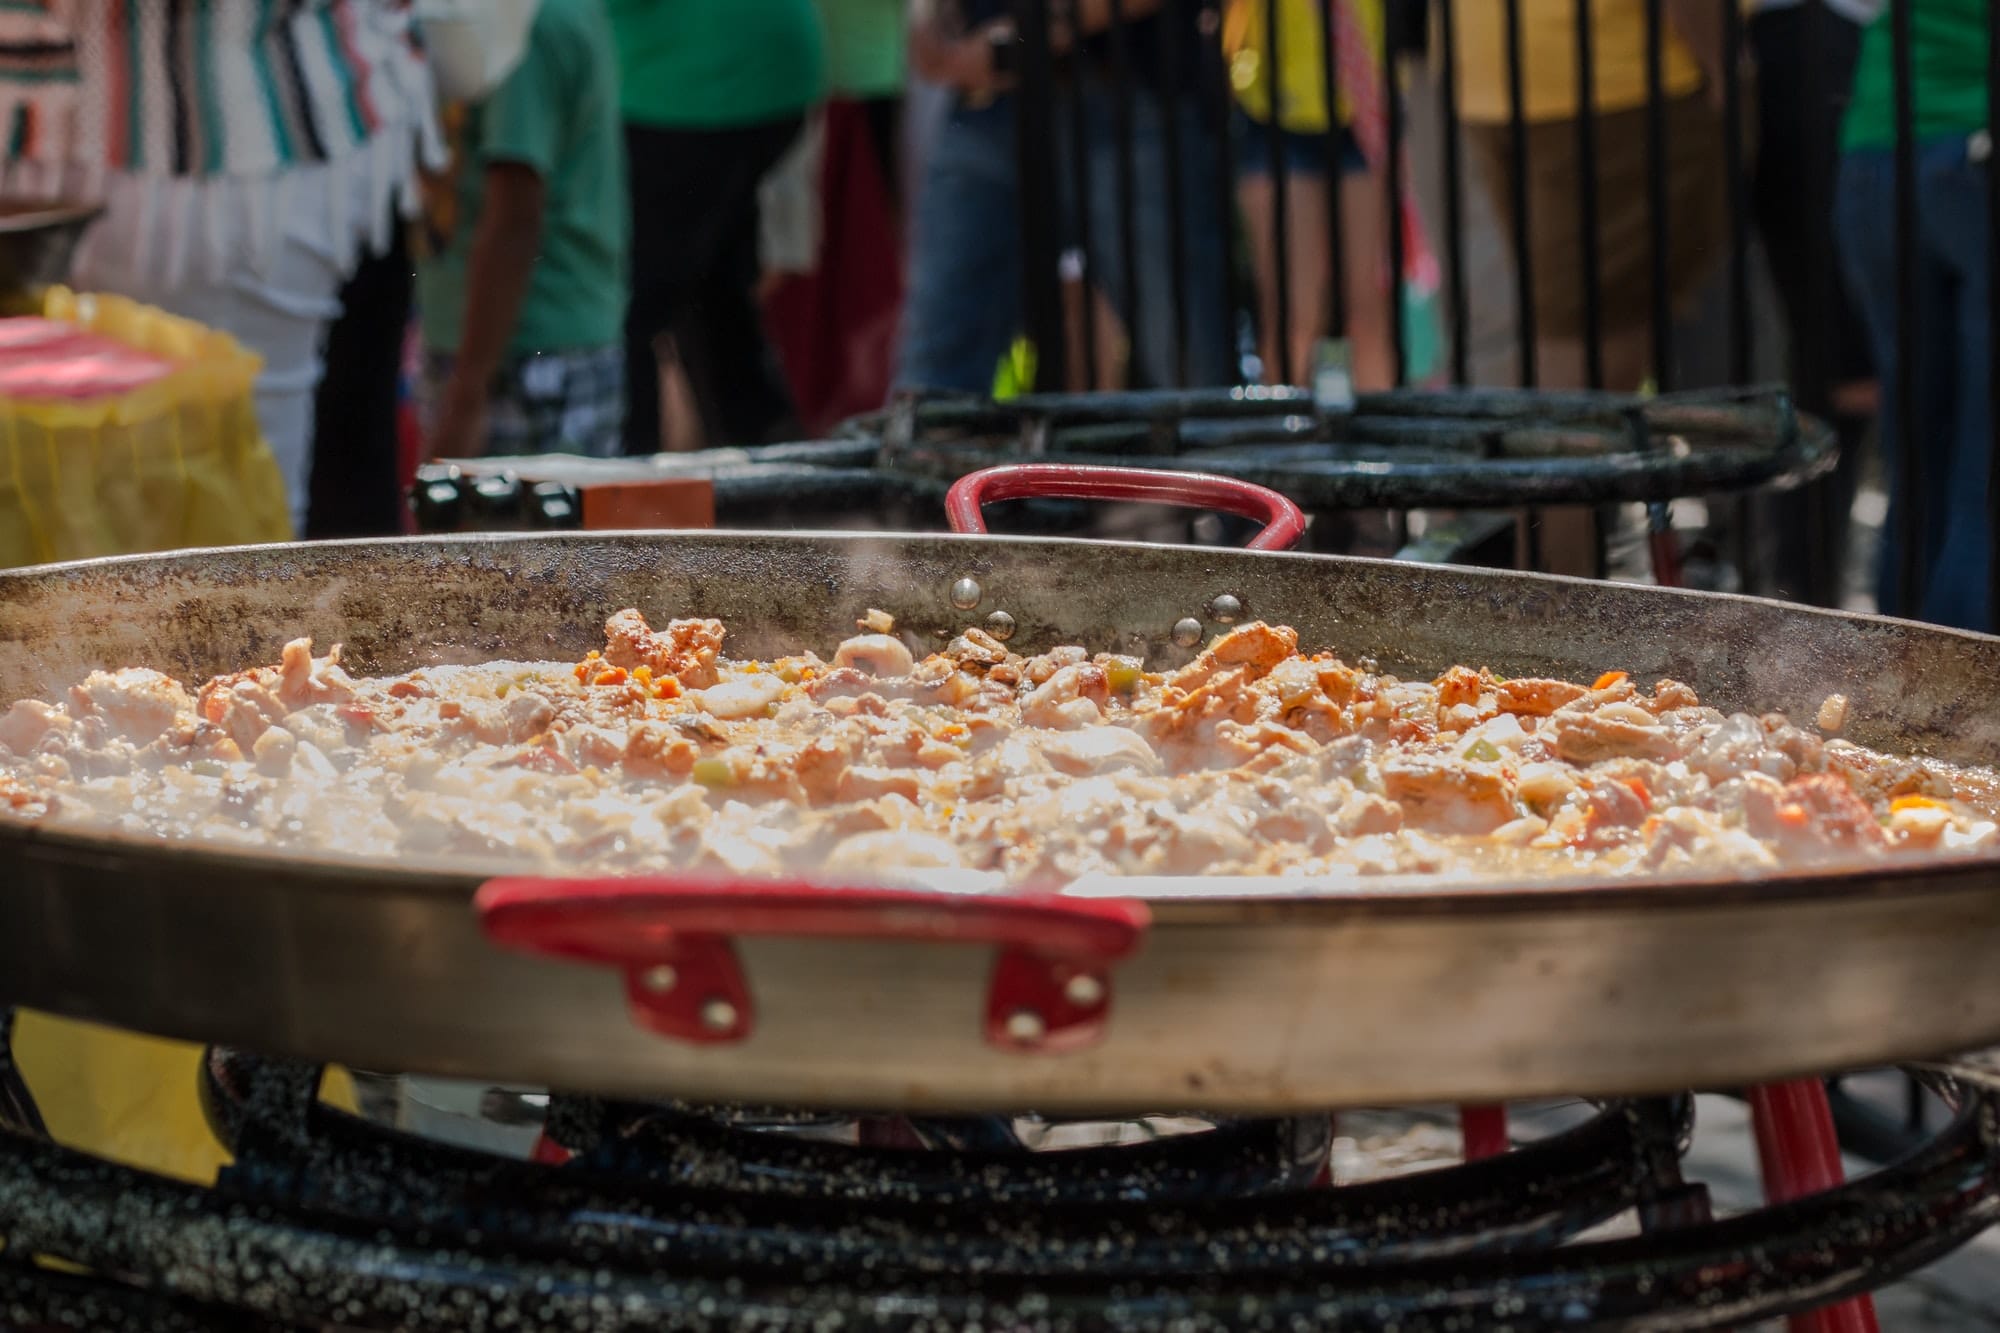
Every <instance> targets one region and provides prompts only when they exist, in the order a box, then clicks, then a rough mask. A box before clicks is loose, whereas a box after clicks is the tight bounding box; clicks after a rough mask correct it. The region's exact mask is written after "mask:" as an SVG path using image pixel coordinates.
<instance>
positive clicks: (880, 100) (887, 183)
mask: <svg viewBox="0 0 2000 1333" xmlns="http://www.w3.org/2000/svg"><path fill="white" fill-rule="evenodd" d="M861 110H862V114H863V115H865V116H866V117H867V119H868V142H869V145H870V146H871V147H872V148H873V149H874V150H875V165H876V167H877V169H878V170H880V171H881V173H882V187H883V188H884V189H885V190H887V191H888V192H889V204H890V207H891V209H892V210H893V211H894V212H896V213H897V214H898V215H900V214H901V213H902V209H903V99H902V98H900V97H871V98H869V99H868V100H867V101H865V102H863V103H862V104H861Z"/></svg>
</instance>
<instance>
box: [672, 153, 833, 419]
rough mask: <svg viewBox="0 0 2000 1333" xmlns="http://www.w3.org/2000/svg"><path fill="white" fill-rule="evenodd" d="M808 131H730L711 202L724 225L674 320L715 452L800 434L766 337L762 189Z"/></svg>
mask: <svg viewBox="0 0 2000 1333" xmlns="http://www.w3.org/2000/svg"><path fill="white" fill-rule="evenodd" d="M803 124H804V119H803V117H799V116H793V117H790V118H788V119H786V120H783V121H778V122H773V123H771V124H768V125H757V126H752V127H749V128H746V129H741V130H732V131H728V132H727V137H728V139H729V140H730V143H731V152H730V157H731V158H732V160H733V161H734V162H735V163H736V164H737V165H736V168H735V169H734V170H732V172H731V173H730V174H729V177H728V179H727V181H726V183H725V187H724V188H723V189H721V190H719V191H718V192H717V194H716V195H715V196H714V197H713V206H714V208H715V210H716V212H717V214H718V215H719V216H720V217H721V218H722V219H723V225H722V226H721V228H720V229H719V231H718V232H717V235H716V244H715V248H714V250H713V252H712V254H711V255H710V257H709V262H708V264H707V265H706V267H705V268H704V270H703V271H702V272H701V274H700V275H699V277H698V278H697V280H696V283H695V286H694V290H693V291H692V293H691V294H690V300H689V303H688V305H687V306H686V307H685V308H684V309H683V310H681V311H680V312H679V314H678V315H677V316H676V318H675V319H674V321H673V333H674V343H675V347H676V349H677V350H678V352H679V354H680V358H681V364H682V366H683V367H685V368H686V370H687V374H688V380H689V383H690V385H691V387H692V389H693V392H694V395H695V400H696V401H697V402H698V403H699V404H701V410H702V412H701V414H702V420H703V424H704V426H705V428H706V433H707V436H708V442H709V443H710V444H711V445H741V444H768V443H771V442H773V441H775V440H777V439H779V438H781V437H784V436H788V435H796V434H797V430H798V427H797V422H796V420H795V419H794V417H793V412H792V396H791V391H790V390H789V389H788V388H787V387H786V385H785V378H784V374H783V372H782V371H781V370H780V369H779V366H778V361H777V354H776V353H775V352H774V351H773V350H772V348H771V344H770V340H769V339H768V338H766V337H765V336H764V316H763V312H762V311H761V310H760V309H759V308H758V304H757V299H756V289H757V279H758V275H759V273H760V271H761V269H760V265H759V262H758V250H757V246H758V236H759V218H758V210H757V185H758V183H759V182H761V181H762V180H763V178H764V175H765V173H766V172H768V171H770V169H771V168H772V167H773V166H774V165H776V164H777V162H778V160H779V159H780V158H782V157H783V156H784V155H785V152H786V150H787V149H788V148H789V147H790V146H791V144H792V142H793V141H794V140H796V139H797V138H798V136H799V130H800V128H801V126H802V125H803ZM746 182H747V186H748V188H744V185H745V183H746Z"/></svg>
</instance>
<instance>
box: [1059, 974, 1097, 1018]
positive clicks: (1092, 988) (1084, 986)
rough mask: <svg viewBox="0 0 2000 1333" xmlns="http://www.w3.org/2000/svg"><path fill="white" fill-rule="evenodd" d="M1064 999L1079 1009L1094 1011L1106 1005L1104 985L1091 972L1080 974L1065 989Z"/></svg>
mask: <svg viewBox="0 0 2000 1333" xmlns="http://www.w3.org/2000/svg"><path fill="white" fill-rule="evenodd" d="M1063 998H1064V999H1066V1000H1068V1001H1069V1002H1070V1003H1071V1004H1073V1005H1075V1006H1076V1007H1077V1008H1079V1009H1094V1008H1096V1007H1097V1006H1098V1005H1100V1004H1102V1003H1104V983H1103V982H1102V981H1100V980H1098V978H1097V977H1095V976H1093V975H1092V974H1091V973H1089V972H1079V973H1077V974H1076V975H1075V976H1073V977H1071V978H1070V979H1069V982H1068V984H1066V985H1065V986H1064V987H1063Z"/></svg>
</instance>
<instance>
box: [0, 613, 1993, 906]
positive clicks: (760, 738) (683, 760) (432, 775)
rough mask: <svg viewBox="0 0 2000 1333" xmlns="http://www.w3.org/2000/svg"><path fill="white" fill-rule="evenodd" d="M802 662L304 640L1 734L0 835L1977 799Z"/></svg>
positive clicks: (1273, 672)
mask: <svg viewBox="0 0 2000 1333" xmlns="http://www.w3.org/2000/svg"><path fill="white" fill-rule="evenodd" d="M858 628H859V631H860V632H858V633H857V634H856V635H855V636H853V637H851V638H849V639H847V640H846V641H845V642H842V643H840V644H838V645H837V646H836V647H833V648H832V651H831V655H830V656H829V657H825V658H822V657H820V656H818V655H816V654H815V653H814V652H810V651H801V652H799V653H797V654H796V655H793V656H788V657H783V658H779V659H776V660H767V661H748V660H738V659H734V658H731V657H729V656H727V655H726V651H725V650H726V648H727V642H726V635H727V630H726V627H725V626H724V624H723V623H722V622H720V621H716V620H707V619H677V620H672V621H669V622H668V623H667V624H666V625H665V626H664V627H662V628H657V629H656V628H655V627H654V626H652V625H650V624H649V623H648V622H647V621H646V619H645V618H644V617H643V616H641V615H640V613H639V612H638V611H636V610H629V609H628V610H623V611H619V612H618V613H617V614H615V615H613V616H611V617H610V619H609V621H608V622H607V623H606V626H605V640H604V644H603V646H602V647H601V648H596V649H592V650H590V651H589V652H588V653H587V654H583V655H582V656H581V660H574V661H568V662H522V661H495V662H489V663H486V664H483V665H477V666H435V667H427V668H422V669H419V670H415V671H411V672H407V673H405V674H401V675H394V676H384V677H368V678H358V679H357V678H355V677H353V676H350V675H349V674H348V672H347V671H345V670H344V669H343V668H342V666H341V663H340V650H339V647H338V646H337V645H336V646H334V647H333V648H332V649H331V650H330V651H328V652H327V653H326V654H325V655H324V656H317V657H316V656H314V655H313V645H312V642H311V640H309V639H304V638H300V639H296V640H294V641H292V642H291V643H289V644H287V645H286V646H285V649H284V652H283V655H282V657H281V660H280V661H279V662H278V663H277V664H276V665H272V666H258V667H252V668H250V669H248V670H243V671H239V672H236V673H234V674H231V675H225V676H219V677H217V678H215V679H213V680H211V681H209V682H207V683H206V684H203V685H200V686H198V687H195V688H189V687H188V686H186V685H184V684H182V683H181V682H179V681H176V680H173V679H170V678H168V677H167V676H165V675H162V674H160V673H158V672H156V671H152V670H149V669H146V668H143V667H127V668H124V669H121V670H116V671H97V672H93V673H92V674H91V675H89V676H88V677H87V678H86V679H84V680H82V681H80V682H78V683H77V684H76V685H74V686H73V687H72V688H71V689H70V690H69V691H68V693H67V695H66V696H65V697H62V698H58V699H55V700H53V701H43V700H32V699H31V700H24V701H22V702H19V703H15V704H14V705H13V707H12V709H11V711H9V712H7V713H6V714H5V716H4V719H0V815H4V816H5V817H8V818H12V819H15V820H25V821H30V822H45V823H47V824H50V825H70V826H81V827H89V828H108V829H111V830H115V831H117V832H121V833H126V834H136V835H144V836H151V837H157V838H163V839H195V840H203V841H208V842H215V843H233V844H241V845H245V846H252V847H257V848H262V849H272V848H284V849H292V850H303V851H315V852H338V853H341V854H345V855H353V856H361V857H376V858H411V857H418V858H451V859H462V860H468V861H473V862H479V863H504V864H512V865H528V866H552V867H563V868H570V869H576V868H603V869H608V870H645V869H654V870H657V869H666V868H682V869H695V870H703V869H707V870H714V871H718V872H728V873H732V874H746V873H748V874H755V873H761V872H768V873H776V872H779V871H781V870H796V869H813V870H815V871H817V872H818V873H821V874H824V875H827V876H830V877H835V878H839V877H854V878H865V877H868V876H871V875H882V874H887V873H899V872H909V871H921V872H926V873H935V872H937V871H941V870H957V871H963V872H973V873H974V874H975V875H983V876H987V877H990V879H991V881H992V882H994V883H996V884H997V883H1002V882H1006V883H1046V882H1055V881H1067V880H1071V879H1075V878H1077V877H1079V876H1083V875H1087V874H1092V873H1110V874H1145V875H1196V874H1203V875H1215V874H1237V875H1257V876H1311V877H1314V878H1316V879H1324V878H1326V877H1329V876H1331V877H1336V878H1337V877H1343V876H1345V877H1354V876H1373V875H1382V874H1397V875H1407V874H1419V875H1422V874H1436V875H1446V876H1455V877H1466V876H1477V875H1482V874H1499V873H1506V874H1510V875H1519V874H1535V875H1561V874H1573V873H1596V874H1606V873H1611V874H1626V875H1646V874H1651V873H1667V872H1672V871H1676V870H1689V869H1695V870H1717V871H1725V872H1728V871H1736V872H1741V873H1744V874H1755V873H1760V872H1766V871H1770V870H1773V869H1776V868H1780V867H1786V866H1798V865H1825V864H1829V863H1836V862H1842V861H1863V862H1865V861H1868V860H1876V859H1881V858H1888V857H1897V856H1906V855H1914V854H1939V853H1951V852H1965V851H1972V850H1977V849H1987V848H1991V847H1992V846H1993V845H1994V844H1995V842H1996V838H1997V837H2000V830H1996V823H1995V812H1996V811H2000V778H1996V775H1995V774H1994V773H1992V772H1990V771H1986V770H1977V769H1971V768H1965V767H1960V766H1954V765H1951V764H1947V763H1943V762H1940V761H1935V760H1927V759H1912V758H1899V757H1895V756H1890V755H1884V754H1880V753H1876V752H1873V751H1870V750H1867V749H1864V748H1861V747H1859V746H1856V745H1853V744H1849V743H1847V742H1845V741H1842V740H1840V739H1839V738H1838V736H1837V734H1836V733H1838V732H1839V731H1840V730H1841V729H1842V726H1843V724H1844V721H1845V719H1844V717H1843V713H1844V711H1845V707H1846V705H1845V702H1844V701H1843V700H1842V699H1840V698H1839V697H1838V696H1834V697H1830V698H1829V699H1828V700H1827V702H1826V704H1825V706H1824V707H1822V708H1821V709H1820V710H1819V716H1818V717H1816V718H1812V719H1805V720H1803V721H1791V720H1787V719H1785V718H1783V717H1779V716H1775V715H1772V716H1764V717H1755V716H1751V715H1748V714H1743V713H1738V714H1734V715H1730V716H1725V715H1724V714H1723V713H1721V712H1719V711H1717V710H1716V709H1713V708H1710V707H1707V706H1705V705H1704V704H1703V703H1702V701H1701V700H1700V699H1699V698H1697V697H1696V695H1695V693H1694V691H1693V690H1692V689H1690V688H1689V687H1687V686H1686V685H1683V684H1680V683H1678V682H1676V681H1672V680H1658V681H1639V680H1635V679H1632V678H1630V677H1628V676H1627V675H1626V674H1625V673H1623V672H1621V671H1618V670H1610V671H1607V672H1606V673H1604V674H1603V675H1601V676H1599V677H1597V678H1596V679H1594V680H1590V681H1581V680H1578V681H1570V680H1557V679H1506V678H1503V677H1501V676H1498V675H1495V674H1493V673H1491V672H1489V671H1486V670H1483V669H1479V668H1477V667H1474V666H1470V665H1458V666H1452V667H1451V668H1450V669H1449V670H1446V671H1445V672H1444V673H1443V674H1442V675H1439V676H1438V677H1436V678H1435V679H1432V680H1403V679H1398V678H1396V677H1394V676H1391V675H1387V674H1384V673H1382V672H1381V671H1379V670H1377V669H1375V667H1374V665H1373V664H1372V663H1370V662H1367V661H1359V662H1348V661H1344V660H1342V659H1341V658H1340V657H1339V656H1338V655H1336V654H1335V653H1334V652H1331V651H1311V650H1306V651H1301V648H1300V645H1299V642H1298V635H1297V634H1296V633H1295V632H1294V631H1293V630H1292V629H1290V628H1287V627H1285V626H1283V625H1273V624H1267V623H1263V622H1256V623H1250V624H1243V625H1239V626H1236V627H1234V628H1230V629H1228V630H1226V631H1224V632H1222V633H1220V634H1219V635H1218V636H1217V637H1215V638H1214V639H1213V640H1212V641H1211V642H1209V643H1208V645H1207V646H1206V647H1205V648H1204V649H1203V650H1202V651H1201V652H1199V653H1198V654H1197V655H1196V656H1195V657H1194V658H1193V660H1192V661H1190V662H1187V663H1186V664H1185V665H1181V666H1179V667H1177V668H1175V669H1172V670H1166V671H1159V670H1153V669H1150V668H1149V665H1148V664H1147V663H1144V662H1141V661H1139V660H1137V659H1134V658H1127V657H1119V656H1111V655H1105V654H1098V655H1095V656H1093V655H1092V654H1090V653H1088V652H1086V651H1085V650H1084V649H1083V648H1080V647H1059V648H1055V649H1053V650H1051V651H1048V652H1044V653H1040V654H1037V655H1034V656H1025V657H1024V656H1022V655H1020V654H1018V653H1015V652H1012V651H1010V650H1009V649H1008V648H1007V647H1006V646H1005V645H1004V644H1002V643H1000V642H999V641H997V640H995V639H993V638H991V637H989V636H988V635H987V634H985V633H983V632H982V631H980V630H977V629H970V630H967V631H965V632H964V633H963V634H962V635H961V636H960V637H958V638H955V639H953V640H951V641H950V642H949V643H948V644H946V645H944V646H943V647H942V648H941V649H940V650H938V651H934V652H930V653H929V654H927V655H920V654H919V653H916V652H913V651H912V649H911V647H910V646H909V644H910V642H912V641H914V640H906V639H905V638H902V637H898V635H897V634H896V633H895V632H894V631H895V626H894V625H893V623H892V622H891V621H890V620H889V618H888V617H887V616H884V615H882V614H881V613H872V614H871V616H870V617H869V618H868V620H866V621H864V622H863V623H862V624H861V625H860V626H859V627H858Z"/></svg>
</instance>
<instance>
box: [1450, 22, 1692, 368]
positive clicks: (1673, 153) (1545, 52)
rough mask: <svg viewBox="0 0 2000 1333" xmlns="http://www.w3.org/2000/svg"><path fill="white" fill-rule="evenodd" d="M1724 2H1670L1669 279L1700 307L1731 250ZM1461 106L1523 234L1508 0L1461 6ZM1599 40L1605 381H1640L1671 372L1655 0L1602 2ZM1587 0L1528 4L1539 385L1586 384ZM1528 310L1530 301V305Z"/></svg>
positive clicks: (1525, 85) (1470, 147)
mask: <svg viewBox="0 0 2000 1333" xmlns="http://www.w3.org/2000/svg"><path fill="white" fill-rule="evenodd" d="M1714 9H1715V6H1713V5H1703V4H1700V3H1699V2H1698V0H1669V3H1668V5H1667V7H1666V17H1667V22H1666V23H1664V24H1663V25H1662V30H1661V41H1662V43H1663V48H1662V50H1661V53H1660V58H1661V66H1662V91H1663V93H1664V96H1665V99H1666V106H1665V131H1666V133H1665V162H1664V168H1665V184H1666V208H1665V210H1664V211H1665V217H1664V218H1662V219H1660V220H1659V221H1660V223H1661V230H1662V232H1663V239H1664V241H1665V244H1666V252H1667V253H1666V266H1665V267H1666V278H1667V291H1666V292H1665V293H1663V294H1662V295H1663V299H1664V300H1665V301H1666V302H1667V303H1668V307H1669V310H1670V311H1671V312H1672V313H1674V314H1684V313H1687V312H1688V310H1689V308H1690V307H1691V306H1692V305H1693V304H1694V302H1695V300H1696V298H1697V296H1698V294H1699V292H1700V289H1701V287H1702V284H1703V283H1704V282H1705V281H1706V280H1707V279H1708V278H1709V276H1710V275H1711V274H1712V273H1714V272H1715V271H1716V268H1717V265H1718V261H1719V260H1720V258H1721V257H1722V256H1723V255H1724V254H1725V253H1727V250H1728V244H1727V240H1728V228H1729V221H1728V204H1729V196H1728V188H1729V187H1728V180H1727V178H1726V176H1725V173H1724V172H1723V171H1722V169H1721V162H1722V148H1723V122H1722V115H1721V110H1720V97H1719V94H1718V92H1717V89H1718V87H1719V80H1718V78H1717V76H1716V70H1717V68H1718V67H1719V65H1720V60H1721V56H1720V41H1719V35H1718V34H1717V33H1716V32H1715V31H1713V30H1712V29H1713V25H1714V24H1715V23H1716V22H1718V21H1719V20H1718V18H1717V16H1716V15H1715V14H1714V13H1712V12H1711V11H1713V10H1714ZM1452 12H1453V14H1454V16H1455V22H1456V24H1457V38H1458V52H1459V64H1458V74H1459V77H1458V95H1459V112H1460V115H1461V117H1462V118H1463V122H1464V130H1465V146H1466V150H1467V153H1468V156H1469V157H1470V158H1471V162H1472V167H1473V172H1474V175H1475V178H1476V179H1477V180H1478V181H1479V184H1480V186H1481V188H1482V189H1483V191H1484V192H1485V194H1486V195H1487V196H1488V198H1489V199H1490V201H1491V202H1492V205H1493V208H1494V211H1495V213H1496V214H1497V215H1498V217H1499V218H1500V219H1501V224H1502V226H1503V227H1505V228H1506V229H1507V230H1508V231H1509V232H1510V233H1512V232H1514V231H1515V229H1516V228H1518V227H1519V226H1520V225H1521V224H1522V222H1523V218H1522V215H1521V211H1520V210H1519V209H1518V208H1517V204H1516V201H1515V199H1514V190H1513V179H1512V175H1511V171H1510V164H1511V163H1512V161H1513V156H1514V148H1515V146H1514V136H1513V133H1512V128H1511V125H1510V123H1509V117H1510V106H1509V100H1508V94H1507V85H1508V81H1507V55H1508V52H1507V39H1506V27H1505V24H1504V22H1503V19H1502V14H1503V10H1502V7H1501V6H1500V5H1498V4H1476V5H1456V6H1453V10H1452ZM1590 15H1591V22H1592V32H1593V37H1594V57H1595V75H1596V77H1595V91H1596V95H1595V97H1593V98H1592V100H1591V105H1592V109H1593V111H1594V112H1595V126H1596V144H1595V152H1594V154H1593V156H1594V158H1595V165H1596V179H1597V196H1596V198H1597V209H1596V211H1597V226H1596V232H1597V293H1598V312H1599V322H1598V330H1599V337H1600V342H1599V348H1600V350H1601V352H1602V355H1603V380H1604V383H1603V384H1602V386H1600V387H1603V388H1608V389H1623V390H1631V389H1637V388H1638V387H1640V385H1641V384H1643V383H1644V382H1645V381H1646V380H1647V379H1648V378H1651V377H1656V376H1657V372H1658V370H1659V369H1660V368H1659V367H1657V366H1656V365H1655V364H1654V359H1653V347H1652V339H1651V334H1650V330H1651V327H1652V318H1653V310H1654V292H1653V258H1654V255H1653V244H1654V234H1655V232H1654V225H1655V219H1654V216H1653V208H1652V201H1651V195H1650V190H1649V182H1648V166H1649V155H1648V151H1647V111H1646V73H1645V70H1646V29H1645V14H1644V6H1643V4H1642V3H1641V0H1590ZM1575 16H1576V7H1575V3H1574V0H1522V3H1521V5H1520V37H1521V51H1520V55H1521V62H1522V68H1521V86H1522V90H1523V93H1524V97H1523V113H1524V116H1525V120H1526V135H1525V139H1526V143H1525V154H1526V162H1525V175H1526V180H1525V186H1526V190H1525V193H1526V199H1525V205H1526V208H1525V212H1526V217H1525V224H1526V228H1527V251H1528V255H1529V266H1530V269H1531V277H1530V281H1529V286H1528V291H1527V293H1526V295H1527V296H1529V297H1531V298H1532V305H1533V316H1534V328H1535V335H1536V371H1537V375H1536V378H1537V382H1538V383H1540V384H1542V385H1545V386H1549V387H1583V386H1584V383H1585V379H1586V373H1585V372H1586V366H1587V361H1586V359H1585V356H1584V337H1585V334H1586V331H1587V330H1586V319H1585V314H1586V310H1585V298H1586V291H1587V289H1586V283H1585V274H1584V271H1583V253H1584V252H1583V244H1582V238H1583V225H1582V214H1581V206H1580V204H1579V189H1580V186H1581V181H1582V174H1583V173H1582V170H1581V166H1582V159H1581V155H1580V154H1579V152H1578V144H1577V116H1578V109H1579V106H1580V100H1579V98H1578V96H1577V92H1578V89H1577V70H1576V21H1575ZM1522 313H1523V314H1524V315H1525V313H1526V312H1525V311H1523V312H1522Z"/></svg>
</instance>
